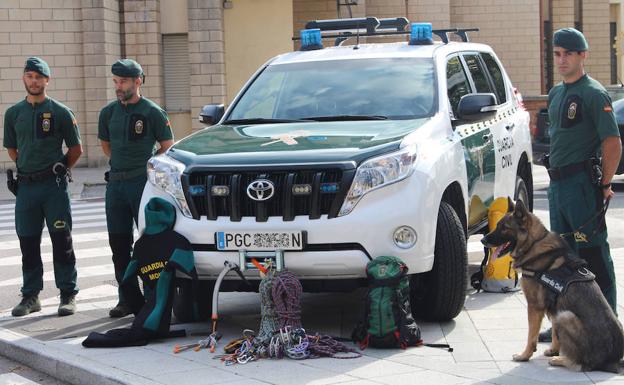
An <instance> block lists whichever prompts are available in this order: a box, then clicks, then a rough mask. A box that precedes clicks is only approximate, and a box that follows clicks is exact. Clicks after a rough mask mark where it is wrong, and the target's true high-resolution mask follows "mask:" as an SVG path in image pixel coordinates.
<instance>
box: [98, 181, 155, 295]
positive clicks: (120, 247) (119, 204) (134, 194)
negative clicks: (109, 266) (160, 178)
mask: <svg viewBox="0 0 624 385" xmlns="http://www.w3.org/2000/svg"><path fill="white" fill-rule="evenodd" d="M146 181H147V176H145V175H142V176H139V177H136V178H132V179H128V180H123V181H109V182H108V185H107V186H106V225H107V227H108V243H109V245H110V248H111V251H112V253H113V265H114V266H115V279H116V280H117V283H118V284H121V282H122V280H123V277H124V273H125V272H126V268H127V267H128V264H129V263H130V258H131V256H132V244H133V243H134V239H133V231H134V225H135V224H137V225H138V218H139V205H140V203H141V195H142V194H143V188H144V187H145V182H146ZM131 284H132V285H136V286H137V287H138V286H139V283H138V280H137V279H136V278H134V279H133V281H132V282H131ZM118 293H119V302H122V303H123V302H125V301H124V298H123V295H122V292H121V289H119V290H118Z"/></svg>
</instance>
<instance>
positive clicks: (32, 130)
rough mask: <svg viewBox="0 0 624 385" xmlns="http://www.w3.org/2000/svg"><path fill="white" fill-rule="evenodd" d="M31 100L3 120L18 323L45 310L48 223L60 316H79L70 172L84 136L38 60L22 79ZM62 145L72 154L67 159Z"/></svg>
mask: <svg viewBox="0 0 624 385" xmlns="http://www.w3.org/2000/svg"><path fill="white" fill-rule="evenodd" d="M22 80H23V81H24V86H25V88H26V92H27V96H26V98H25V99H24V100H22V101H21V102H19V103H17V104H15V105H13V106H11V107H10V108H9V109H8V110H7V111H6V113H5V115H4V141H3V142H4V143H3V145H4V147H6V149H7V150H8V153H9V156H10V157H11V159H12V160H13V161H14V162H16V164H17V181H14V180H10V181H9V183H10V184H11V186H12V188H11V189H12V192H13V193H14V194H16V201H15V229H16V230H17V236H18V238H19V242H20V249H21V251H22V274H23V279H24V286H23V287H22V289H21V292H22V300H21V302H20V303H19V304H18V305H17V306H16V307H15V308H13V311H12V314H13V316H16V317H19V316H23V315H26V314H29V313H32V312H36V311H39V310H41V303H40V302H39V292H40V291H41V290H43V264H42V261H41V247H40V246H41V234H42V231H43V222H44V220H45V222H46V224H47V227H48V232H49V233H50V240H51V241H52V259H53V264H54V278H55V282H56V287H57V288H58V289H59V290H60V291H61V301H60V305H59V308H58V314H59V315H60V316H65V315H70V314H74V312H75V311H76V302H75V296H76V293H78V287H77V286H76V275H77V274H76V257H75V255H74V250H73V246H72V236H71V228H72V218H71V208H70V204H69V192H68V188H67V182H68V176H69V174H68V169H69V168H71V167H72V166H73V165H74V164H75V163H76V161H78V158H79V157H80V155H81V154H82V145H81V143H80V132H79V130H78V125H77V124H76V119H75V117H74V114H73V113H72V111H71V110H70V109H69V108H67V107H66V106H64V105H63V104H61V103H59V102H57V101H56V100H54V99H52V98H50V97H49V96H47V94H46V87H47V86H48V83H49V81H50V68H49V67H48V64H47V63H46V62H45V61H43V60H42V59H40V58H37V57H31V58H28V60H26V65H25V67H24V75H23V77H22ZM63 141H64V142H65V145H66V146H67V148H68V151H67V153H66V154H65V155H63V151H62V145H63Z"/></svg>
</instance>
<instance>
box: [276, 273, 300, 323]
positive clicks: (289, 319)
mask: <svg viewBox="0 0 624 385" xmlns="http://www.w3.org/2000/svg"><path fill="white" fill-rule="evenodd" d="M302 291H303V288H302V287H301V282H299V280H298V279H297V276H295V275H294V274H293V273H291V272H290V271H288V270H284V271H279V272H277V273H275V275H274V277H273V282H272V287H271V298H272V299H273V305H274V307H275V313H276V314H277V319H278V321H279V327H280V329H281V328H284V327H286V326H289V327H291V328H294V329H299V328H301V302H300V301H301V292H302Z"/></svg>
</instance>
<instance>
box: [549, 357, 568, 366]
mask: <svg viewBox="0 0 624 385" xmlns="http://www.w3.org/2000/svg"><path fill="white" fill-rule="evenodd" d="M548 364H549V365H550V366H565V365H564V360H563V359H562V358H561V357H559V356H557V357H551V358H550V359H549V360H548Z"/></svg>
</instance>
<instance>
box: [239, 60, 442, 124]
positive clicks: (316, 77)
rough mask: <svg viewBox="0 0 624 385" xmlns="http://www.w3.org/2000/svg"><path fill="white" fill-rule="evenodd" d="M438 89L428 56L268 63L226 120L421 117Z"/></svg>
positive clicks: (430, 112)
mask: <svg viewBox="0 0 624 385" xmlns="http://www.w3.org/2000/svg"><path fill="white" fill-rule="evenodd" d="M436 90H437V87H436V82H435V76H434V71H433V61H432V60H431V59H417V58H387V59H366V60H362V59H359V60H358V59H353V60H329V61H321V62H306V63H290V64H278V65H271V66H268V67H267V68H266V69H265V70H264V71H263V72H262V73H261V74H260V75H259V76H258V77H257V78H256V79H255V80H254V82H253V83H252V84H251V85H250V86H249V87H248V89H247V90H246V91H245V93H244V94H243V96H242V97H241V99H240V100H239V101H238V103H237V104H236V105H235V106H234V108H233V110H232V112H231V113H230V115H229V116H228V118H227V120H232V121H233V120H245V119H249V120H255V119H284V120H295V119H311V118H312V120H313V118H321V119H323V120H327V118H331V117H343V119H344V118H345V117H347V118H354V117H355V118H356V119H357V117H363V118H365V117H369V118H382V119H384V118H387V119H416V118H423V117H427V116H431V115H433V113H434V112H435V107H436V104H437V103H436V99H437V97H436V96H437V95H436ZM337 120H338V119H337Z"/></svg>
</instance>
